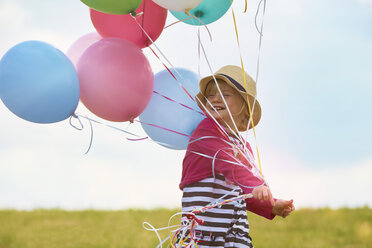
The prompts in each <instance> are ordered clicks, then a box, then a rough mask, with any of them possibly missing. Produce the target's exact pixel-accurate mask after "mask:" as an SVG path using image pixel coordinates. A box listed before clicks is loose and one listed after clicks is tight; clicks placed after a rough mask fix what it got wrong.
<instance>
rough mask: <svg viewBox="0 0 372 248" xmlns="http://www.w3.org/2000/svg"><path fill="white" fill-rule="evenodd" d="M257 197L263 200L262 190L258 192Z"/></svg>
mask: <svg viewBox="0 0 372 248" xmlns="http://www.w3.org/2000/svg"><path fill="white" fill-rule="evenodd" d="M257 199H258V200H260V201H262V191H259V192H258V195H257Z"/></svg>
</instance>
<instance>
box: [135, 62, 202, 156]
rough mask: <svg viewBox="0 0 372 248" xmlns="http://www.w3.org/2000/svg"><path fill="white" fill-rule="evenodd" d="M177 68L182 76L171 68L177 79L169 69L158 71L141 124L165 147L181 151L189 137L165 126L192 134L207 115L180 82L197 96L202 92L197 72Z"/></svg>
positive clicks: (150, 135) (192, 94)
mask: <svg viewBox="0 0 372 248" xmlns="http://www.w3.org/2000/svg"><path fill="white" fill-rule="evenodd" d="M176 70H177V72H178V73H179V74H180V75H181V76H179V75H178V74H177V72H176V71H175V70H174V69H171V71H172V73H173V74H174V75H175V76H176V78H177V80H178V81H176V80H175V79H174V78H173V77H172V75H171V74H170V73H169V72H168V71H167V70H164V71H161V72H159V73H157V74H155V77H154V93H153V95H152V97H151V100H150V103H149V104H148V106H147V107H146V109H145V111H144V112H143V113H142V114H141V115H140V116H139V119H140V121H141V122H143V123H142V127H143V129H144V130H145V132H146V133H147V135H148V136H149V137H150V138H151V139H153V140H155V141H157V142H159V144H161V145H163V146H165V147H168V148H172V149H177V150H182V149H186V148H187V145H188V142H189V139H190V138H189V137H187V136H184V135H181V134H178V133H175V132H172V131H168V130H164V129H162V128H166V129H169V130H173V131H176V132H179V133H182V134H186V135H189V136H191V134H192V132H193V131H194V130H195V128H196V127H197V126H198V124H199V123H200V122H201V121H202V120H203V119H204V118H205V116H204V114H203V112H202V111H201V110H200V108H199V107H198V105H197V103H196V102H195V101H193V100H192V99H191V98H190V96H188V95H187V93H186V92H185V91H184V90H183V89H182V87H181V86H180V85H179V83H181V84H182V86H183V87H184V88H185V89H186V90H187V91H188V92H189V93H190V95H191V96H193V97H194V96H195V95H196V94H197V93H198V92H199V84H198V82H199V79H198V75H197V74H195V73H194V72H192V71H189V70H187V69H182V68H176ZM167 98H170V99H171V100H169V99H167ZM181 104H183V105H185V106H187V107H185V106H182V105H181ZM188 107H189V108H191V109H192V110H191V109H189V108H188ZM144 123H148V124H153V125H157V126H160V127H162V128H159V127H155V126H150V125H146V124H144Z"/></svg>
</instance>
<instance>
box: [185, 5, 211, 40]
mask: <svg viewBox="0 0 372 248" xmlns="http://www.w3.org/2000/svg"><path fill="white" fill-rule="evenodd" d="M185 14H186V15H188V16H190V17H192V18H195V19H196V20H198V21H199V22H200V23H201V24H202V25H203V26H204V27H205V29H206V30H207V32H208V34H209V39H210V41H211V42H212V34H211V32H210V31H209V29H208V27H207V25H206V24H205V23H204V22H203V21H202V20H200V19H199V18H198V17H196V16H194V15H193V14H191V13H190V10H187V11H186V12H185Z"/></svg>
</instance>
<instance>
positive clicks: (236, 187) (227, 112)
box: [180, 66, 294, 248]
mask: <svg viewBox="0 0 372 248" xmlns="http://www.w3.org/2000/svg"><path fill="white" fill-rule="evenodd" d="M244 73H245V72H244ZM244 77H245V81H246V84H247V87H245V83H244ZM215 79H216V81H217V83H218V85H217V84H216V82H215ZM199 87H200V93H199V94H198V95H197V96H196V99H197V101H198V102H199V106H200V107H201V109H203V110H204V111H205V112H206V113H207V118H206V119H204V120H203V121H202V122H201V123H200V124H199V125H198V127H197V128H196V129H195V131H194V132H193V134H192V138H191V139H190V142H189V145H188V148H187V151H186V155H185V158H184V160H183V169H182V179H181V183H180V189H181V190H183V197H182V212H184V213H185V212H191V211H193V210H195V209H200V208H202V207H205V206H207V205H208V204H211V203H212V204H213V203H217V202H221V201H223V200H226V199H231V198H234V197H237V196H240V195H242V194H249V193H252V194H253V198H247V199H246V200H245V201H244V200H241V201H237V202H230V203H228V204H225V205H223V206H221V207H220V208H211V209H209V210H206V211H205V212H201V213H198V214H196V215H195V216H194V218H195V219H196V220H198V222H197V223H199V224H196V226H193V230H192V233H191V234H190V232H189V233H186V235H188V238H185V237H184V240H182V238H181V243H183V244H182V245H181V247H199V248H204V247H221V248H222V247H253V246H252V242H251V241H252V239H251V237H250V236H249V225H248V220H247V213H246V210H249V211H251V212H253V213H256V214H258V215H260V216H263V217H265V218H268V219H273V218H274V217H275V215H279V216H282V217H286V216H287V215H289V213H290V212H291V211H293V210H294V206H293V200H290V201H286V200H277V199H273V197H272V195H271V191H270V188H269V187H268V185H267V184H266V182H265V180H264V179H263V178H262V176H261V173H260V171H259V170H258V169H257V166H256V165H255V162H254V158H253V152H252V150H251V148H250V146H249V144H248V143H247V142H245V141H244V140H243V138H242V137H241V136H240V134H239V131H246V129H247V127H248V123H250V126H249V127H250V128H251V127H252V124H253V125H257V124H258V122H259V120H260V118H261V107H260V105H259V103H258V102H257V101H256V102H255V104H254V108H253V102H254V99H255V96H256V84H255V82H254V81H253V79H252V78H251V77H250V76H249V75H248V74H247V73H245V75H244V74H243V70H242V69H241V68H240V67H237V66H225V67H223V68H221V69H220V70H219V71H217V72H216V73H215V75H214V77H213V76H208V77H205V78H203V79H202V80H201V81H200V83H199ZM246 88H247V90H246ZM248 101H249V104H250V107H251V108H253V109H251V112H252V118H250V114H249V107H248ZM250 119H251V121H250ZM252 122H253V123H252ZM188 217H190V215H188Z"/></svg>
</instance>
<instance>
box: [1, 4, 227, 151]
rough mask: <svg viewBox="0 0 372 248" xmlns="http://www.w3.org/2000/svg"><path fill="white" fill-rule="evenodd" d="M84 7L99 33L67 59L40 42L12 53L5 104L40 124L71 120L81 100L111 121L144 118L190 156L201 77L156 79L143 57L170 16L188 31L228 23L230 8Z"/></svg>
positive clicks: (182, 74)
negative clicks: (223, 19)
mask: <svg viewBox="0 0 372 248" xmlns="http://www.w3.org/2000/svg"><path fill="white" fill-rule="evenodd" d="M81 2H83V3H84V4H86V5H87V6H88V7H90V18H91V21H92V23H93V25H94V27H95V29H96V30H97V33H91V34H87V35H84V36H82V37H81V38H79V39H78V40H77V41H76V42H74V44H72V45H71V47H70V49H69V50H68V51H67V53H66V55H65V54H64V53H62V52H61V51H59V50H58V49H56V48H54V47H53V46H52V45H50V44H47V43H45V42H41V41H26V42H22V43H20V44H18V45H16V46H14V47H13V48H11V49H10V50H9V51H8V52H7V53H6V54H5V55H4V56H3V58H2V59H1V61H0V98H1V100H2V101H3V102H4V104H5V105H6V106H7V107H8V109H9V110H11V111H12V112H13V113H14V114H16V115H17V116H19V117H21V118H23V119H25V120H28V121H31V122H36V123H53V122H58V121H62V120H65V119H67V118H69V117H70V116H71V115H73V114H74V112H75V110H76V108H77V105H78V103H79V100H80V101H81V102H82V103H83V104H84V105H85V106H86V107H87V108H88V109H89V110H90V111H91V112H92V113H94V114H95V115H97V116H98V117H101V118H103V119H105V120H109V121H115V122H125V121H133V120H134V119H135V118H137V117H138V116H140V118H139V119H140V122H141V123H142V126H143V128H144V130H145V131H146V133H147V134H148V135H149V136H150V137H151V138H152V139H153V140H155V141H157V142H158V143H159V144H162V145H164V146H166V147H169V148H173V149H185V148H186V147H187V143H188V140H189V137H190V135H191V134H192V132H193V130H194V129H195V128H196V126H197V125H198V124H199V122H200V121H201V120H202V119H203V118H204V114H203V113H202V111H201V110H200V109H199V107H198V106H197V104H196V102H195V100H193V99H192V96H195V95H196V94H197V92H198V77H197V75H196V74H195V73H194V72H192V71H189V70H186V69H182V68H173V69H171V70H169V71H168V70H164V71H161V72H159V73H157V74H156V75H155V77H154V74H153V72H152V69H151V66H150V63H149V61H148V60H147V58H146V56H145V55H144V54H143V51H142V49H144V48H146V47H148V46H150V45H151V44H152V42H154V41H155V40H156V39H157V38H158V37H159V36H160V35H161V33H162V31H163V29H164V26H165V22H166V19H167V13H168V10H169V11H170V12H171V13H172V15H174V16H175V17H176V18H178V19H179V20H182V21H184V22H185V23H187V24H191V25H205V24H209V23H212V22H214V21H216V20H217V19H219V18H220V17H221V16H223V15H224V14H225V12H226V11H227V10H228V8H229V7H230V5H231V0H105V1H102V0H81ZM186 89H187V90H186Z"/></svg>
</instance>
